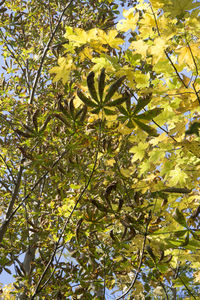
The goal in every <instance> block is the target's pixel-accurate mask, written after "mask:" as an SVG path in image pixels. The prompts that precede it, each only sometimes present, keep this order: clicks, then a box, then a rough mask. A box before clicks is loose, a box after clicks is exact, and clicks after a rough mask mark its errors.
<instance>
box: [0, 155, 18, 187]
mask: <svg viewBox="0 0 200 300" xmlns="http://www.w3.org/2000/svg"><path fill="white" fill-rule="evenodd" d="M0 157H1V158H2V160H3V162H4V164H5V166H6V168H7V169H8V172H9V173H10V176H11V177H12V180H13V183H14V184H16V182H15V178H14V176H13V173H12V171H11V169H10V167H9V165H8V164H7V162H6V160H5V159H4V157H3V155H1V154H0Z"/></svg>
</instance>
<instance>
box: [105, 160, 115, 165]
mask: <svg viewBox="0 0 200 300" xmlns="http://www.w3.org/2000/svg"><path fill="white" fill-rule="evenodd" d="M114 164H115V159H114V158H111V159H108V160H106V161H105V165H106V166H111V167H113V166H114Z"/></svg>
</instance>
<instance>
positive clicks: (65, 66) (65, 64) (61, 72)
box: [49, 56, 75, 84]
mask: <svg viewBox="0 0 200 300" xmlns="http://www.w3.org/2000/svg"><path fill="white" fill-rule="evenodd" d="M74 68H75V66H74V63H73V59H72V58H71V57H70V56H67V57H66V58H65V57H59V58H58V66H57V67H53V68H52V69H51V70H50V71H49V73H50V74H51V73H56V76H55V77H54V79H53V82H56V81H59V80H60V79H62V82H63V84H65V83H66V82H67V81H68V79H69V76H70V73H71V70H73V69H74Z"/></svg>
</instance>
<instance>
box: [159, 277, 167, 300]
mask: <svg viewBox="0 0 200 300" xmlns="http://www.w3.org/2000/svg"><path fill="white" fill-rule="evenodd" d="M160 285H161V287H162V288H163V291H164V293H165V296H166V300H169V297H168V294H167V290H166V288H165V285H164V284H163V283H162V282H161V281H160Z"/></svg>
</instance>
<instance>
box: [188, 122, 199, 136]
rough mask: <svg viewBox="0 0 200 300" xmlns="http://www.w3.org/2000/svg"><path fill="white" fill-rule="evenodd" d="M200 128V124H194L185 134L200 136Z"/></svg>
mask: <svg viewBox="0 0 200 300" xmlns="http://www.w3.org/2000/svg"><path fill="white" fill-rule="evenodd" d="M199 128H200V123H198V122H194V123H193V124H191V125H190V126H189V129H188V130H186V132H185V134H196V135H197V136H199Z"/></svg>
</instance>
